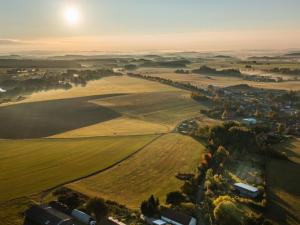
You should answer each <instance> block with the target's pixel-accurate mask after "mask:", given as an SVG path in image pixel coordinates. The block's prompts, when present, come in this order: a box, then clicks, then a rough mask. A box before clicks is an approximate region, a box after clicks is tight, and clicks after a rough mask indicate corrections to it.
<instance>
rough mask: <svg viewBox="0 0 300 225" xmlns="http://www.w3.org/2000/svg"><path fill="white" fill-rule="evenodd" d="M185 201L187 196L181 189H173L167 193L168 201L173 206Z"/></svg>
mask: <svg viewBox="0 0 300 225" xmlns="http://www.w3.org/2000/svg"><path fill="white" fill-rule="evenodd" d="M184 201H185V197H184V196H183V195H182V194H181V192H179V191H173V192H170V193H168V194H167V199H166V203H167V204H171V205H173V206H177V205H180V204H181V203H182V202H184Z"/></svg>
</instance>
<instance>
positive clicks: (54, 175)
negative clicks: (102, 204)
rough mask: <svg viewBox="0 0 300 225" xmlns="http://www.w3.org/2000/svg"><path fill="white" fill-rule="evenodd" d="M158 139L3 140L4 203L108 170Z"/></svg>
mask: <svg viewBox="0 0 300 225" xmlns="http://www.w3.org/2000/svg"><path fill="white" fill-rule="evenodd" d="M155 137H156V136H155V135H145V136H128V137H117V138H116V137H101V138H82V139H33V140H1V141H0V202H1V201H5V200H10V199H14V198H17V197H21V196H25V195H30V194H33V193H37V192H40V191H43V190H45V189H48V188H52V187H54V186H57V185H60V184H63V183H66V182H69V181H72V180H74V179H78V178H80V177H84V176H86V175H89V174H92V173H94V172H96V171H99V170H102V169H104V168H107V167H109V166H111V165H113V164H114V163H116V162H119V161H121V160H123V159H124V158H126V157H128V156H129V155H130V154H132V153H134V152H135V151H137V150H138V149H140V148H142V147H143V146H144V145H146V144H147V143H149V142H151V141H152V140H153V139H154V138H155Z"/></svg>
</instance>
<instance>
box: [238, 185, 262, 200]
mask: <svg viewBox="0 0 300 225" xmlns="http://www.w3.org/2000/svg"><path fill="white" fill-rule="evenodd" d="M233 186H234V189H235V191H237V192H238V193H239V194H241V195H244V196H246V197H250V198H256V197H257V196H258V195H259V191H258V189H257V188H256V187H253V186H251V185H248V184H244V183H235V184H234V185H233Z"/></svg>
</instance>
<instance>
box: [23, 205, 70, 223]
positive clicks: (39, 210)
mask: <svg viewBox="0 0 300 225" xmlns="http://www.w3.org/2000/svg"><path fill="white" fill-rule="evenodd" d="M24 225H74V222H73V220H72V217H70V216H69V215H67V214H64V213H62V212H60V211H58V210H56V209H54V208H52V207H51V206H42V205H34V206H32V207H31V208H29V209H28V210H27V211H26V212H25V220H24Z"/></svg>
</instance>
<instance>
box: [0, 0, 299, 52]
mask: <svg viewBox="0 0 300 225" xmlns="http://www.w3.org/2000/svg"><path fill="white" fill-rule="evenodd" d="M299 9H300V1H299V0H51V1H50V0H0V51H2V52H3V51H7V52H13V51H26V50H55V51H59V50H61V51H74V52H76V51H155V50H176V51H190V50H195V51H201V50H203V51H207V50H238V49H292V48H300V13H299ZM72 10H73V11H72ZM70 11H72V12H71V15H70ZM74 11H75V12H74ZM74 14H75V15H74ZM72 16H73V17H76V18H73V17H72ZM70 17H71V18H70Z"/></svg>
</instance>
